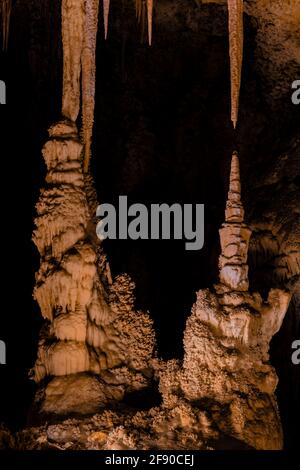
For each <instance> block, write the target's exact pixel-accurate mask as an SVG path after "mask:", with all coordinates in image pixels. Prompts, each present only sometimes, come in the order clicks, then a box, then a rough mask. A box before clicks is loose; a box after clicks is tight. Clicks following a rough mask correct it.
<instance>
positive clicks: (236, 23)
mask: <svg viewBox="0 0 300 470" xmlns="http://www.w3.org/2000/svg"><path fill="white" fill-rule="evenodd" d="M228 21H229V49H230V68H231V120H232V122H233V126H234V128H236V125H237V120H238V112H239V96H240V87H241V74H242V63H243V42H244V41H243V36H244V32H243V0H228Z"/></svg>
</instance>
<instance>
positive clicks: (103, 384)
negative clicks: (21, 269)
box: [32, 121, 154, 414]
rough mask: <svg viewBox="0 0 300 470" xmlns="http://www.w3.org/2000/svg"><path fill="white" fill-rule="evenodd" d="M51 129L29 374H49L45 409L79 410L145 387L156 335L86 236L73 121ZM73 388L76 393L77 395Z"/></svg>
mask: <svg viewBox="0 0 300 470" xmlns="http://www.w3.org/2000/svg"><path fill="white" fill-rule="evenodd" d="M49 135H50V139H49V141H48V142H47V143H46V144H45V146H44V149H43V155H44V158H45V162H46V165H47V170H48V173H47V176H46V182H47V185H48V186H47V187H46V188H45V189H43V190H42V191H41V195H40V199H39V202H38V204H37V214H38V216H37V218H36V230H35V232H34V237H33V240H34V242H35V244H36V246H37V248H38V250H39V253H40V255H41V267H40V270H39V272H38V273H37V275H36V287H35V290H34V297H35V299H36V300H37V302H38V303H39V306H40V308H41V313H42V315H43V317H44V319H45V320H46V324H45V326H44V328H43V330H42V332H41V338H40V342H39V350H38V358H37V361H36V364H35V367H34V369H33V371H32V375H33V378H34V379H35V381H36V382H38V383H41V382H42V381H43V379H45V378H46V377H52V380H51V381H50V383H48V385H47V386H46V388H45V393H44V396H43V400H42V405H41V406H42V411H43V412H47V413H50V412H51V413H57V414H60V413H67V412H68V411H69V412H71V411H72V412H76V411H77V412H79V413H80V412H82V413H84V412H86V410H89V412H91V410H94V411H96V410H97V409H99V406H100V405H101V404H102V405H103V404H106V403H107V402H109V401H110V400H118V399H121V398H122V397H123V396H124V393H125V392H126V391H127V390H129V389H130V390H131V389H132V388H133V389H134V388H135V387H137V388H138V389H139V388H143V387H145V386H147V380H146V378H145V377H144V376H143V373H142V371H145V370H147V369H149V367H150V366H149V361H150V359H151V357H152V355H153V348H154V334H153V330H152V322H151V321H150V319H149V317H148V316H147V315H145V314H143V313H139V312H134V296H133V289H134V284H133V283H132V281H130V279H129V278H128V276H120V277H118V278H116V281H115V282H114V283H113V284H111V280H110V277H109V275H108V272H109V270H108V267H107V262H106V259H105V257H104V255H103V253H102V251H101V248H100V247H99V246H98V241H97V238H96V237H94V238H93V237H91V236H90V223H91V212H90V205H89V201H88V198H87V193H86V183H85V178H84V173H83V171H82V144H81V143H80V141H79V139H78V134H77V130H76V126H75V124H74V123H72V122H71V121H60V122H59V123H57V124H55V125H54V126H52V127H51V128H50V130H49ZM93 230H95V227H93ZM120 367H121V368H122V367H123V369H120ZM124 367H125V369H124ZM127 368H128V369H127ZM111 369H113V371H112V372H111V373H109V374H108V372H107V371H108V370H111ZM129 370H130V372H129ZM132 383H135V385H132ZM77 388H78V390H81V392H82V393H78V394H77V395H76V394H75V393H74V390H76V389H77Z"/></svg>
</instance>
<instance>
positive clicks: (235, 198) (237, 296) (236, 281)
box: [160, 153, 291, 449]
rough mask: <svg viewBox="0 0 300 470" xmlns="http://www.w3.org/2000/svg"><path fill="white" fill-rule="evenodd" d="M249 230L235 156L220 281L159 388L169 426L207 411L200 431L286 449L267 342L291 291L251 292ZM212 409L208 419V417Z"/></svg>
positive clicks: (202, 295)
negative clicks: (175, 415)
mask: <svg viewBox="0 0 300 470" xmlns="http://www.w3.org/2000/svg"><path fill="white" fill-rule="evenodd" d="M250 235H251V231H250V229H249V228H248V227H247V226H246V225H245V223H244V209H243V205H242V202H241V184H240V174H239V161H238V156H237V154H236V153H234V154H233V157H232V162H231V172H230V186H229V193H228V200H227V204H226V210H225V223H224V224H223V226H222V228H221V230H220V239H221V250H222V252H221V255H220V261H219V263H220V265H219V268H220V274H219V278H220V282H219V284H217V285H216V286H215V289H214V290H213V291H211V290H209V289H202V290H200V291H199V292H198V293H197V300H196V303H195V304H194V306H193V308H192V314H191V316H190V317H189V319H188V320H187V324H186V329H185V333H184V360H183V364H182V366H181V364H180V363H178V362H177V363H176V362H174V361H169V363H167V365H166V366H164V367H163V369H162V372H161V373H160V390H161V392H162V395H163V403H164V407H165V408H166V409H167V410H168V412H166V414H165V421H166V422H165V426H166V427H167V426H168V421H169V417H168V415H169V413H170V412H171V411H172V410H174V409H176V408H179V407H181V409H182V410H183V408H184V407H185V409H186V413H187V414H188V416H189V420H190V422H191V423H193V422H194V421H195V419H197V418H196V417H197V416H198V419H200V417H201V415H202V418H201V426H202V428H201V431H202V432H205V433H206V434H207V435H211V436H213V435H214V433H217V434H218V433H221V434H223V435H224V434H225V435H226V436H228V438H232V439H236V440H237V442H239V443H240V444H239V445H240V446H242V445H246V446H250V447H251V448H255V449H281V448H282V445H283V442H282V429H281V423H280V418H279V413H278V407H277V403H276V398H275V394H274V391H275V388H276V386H277V382H278V378H277V376H276V373H275V370H274V369H273V367H271V365H270V363H269V344H270V341H271V338H272V337H273V335H274V334H275V333H276V332H277V331H278V330H279V328H280V326H281V324H282V321H283V318H284V316H285V314H286V311H287V308H288V305H289V301H290V298H291V294H290V293H289V292H288V291H284V290H280V289H271V291H270V292H269V296H268V299H267V300H266V301H265V300H263V299H262V297H261V296H260V294H259V293H257V292H256V293H255V292H254V293H252V292H251V293H250V292H249V291H248V284H249V282H248V266H247V254H248V243H249V238H250ZM208 404H210V406H209V408H207V406H208ZM188 406H190V407H192V408H190V409H189V408H188ZM207 409H209V418H208V417H206V418H205V417H204V413H205V412H206V410H207ZM204 418H205V419H204ZM186 420H187V418H186ZM170 424H171V423H170ZM190 426H191V429H193V425H192V424H191V425H190ZM199 426H200V423H199ZM203 426H204V429H203ZM241 448H243V447H241Z"/></svg>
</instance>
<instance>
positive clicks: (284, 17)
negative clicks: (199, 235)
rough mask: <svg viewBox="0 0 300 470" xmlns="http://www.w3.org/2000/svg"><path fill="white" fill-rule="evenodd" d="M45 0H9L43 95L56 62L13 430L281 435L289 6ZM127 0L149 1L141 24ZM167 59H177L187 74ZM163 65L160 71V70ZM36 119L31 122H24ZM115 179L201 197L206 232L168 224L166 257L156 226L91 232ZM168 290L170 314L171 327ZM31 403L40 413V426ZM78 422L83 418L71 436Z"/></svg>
mask: <svg viewBox="0 0 300 470" xmlns="http://www.w3.org/2000/svg"><path fill="white" fill-rule="evenodd" d="M43 3H44V8H43V9H42V8H41V7H40V6H38V5H37V2H35V1H32V2H28V5H25V2H22V1H18V2H16V4H15V5H14V7H15V9H16V10H15V16H17V15H18V14H19V15H21V14H22V13H24V11H25V12H26V13H27V15H28V19H29V21H30V22H31V23H30V24H31V34H33V33H32V31H34V32H35V34H33V37H29V44H30V47H29V50H30V54H31V56H30V66H31V67H32V70H33V72H34V73H35V74H36V79H37V84H38V90H39V93H40V94H41V95H40V99H41V100H42V98H45V95H46V94H47V91H46V88H47V85H48V84H49V83H48V82H47V79H46V74H47V73H46V72H47V69H48V70H49V71H50V72H51V74H52V75H51V80H52V82H51V83H52V87H53V91H54V92H55V110H54V111H51V113H50V112H49V111H45V110H44V107H46V103H48V104H50V99H49V98H48V99H43V100H42V101H43V105H41V106H40V107H39V109H38V110H37V111H38V112H39V113H42V114H41V115H42V116H43V119H42V122H41V124H40V133H41V136H42V135H44V134H43V132H44V129H42V128H41V127H42V124H45V123H46V122H47V123H48V124H51V121H52V122H54V121H55V119H56V118H57V117H58V116H59V113H60V111H59V99H60V93H59V89H60V87H61V76H63V87H62V88H63V90H62V112H61V113H62V117H61V119H60V120H59V121H57V122H56V123H55V124H51V126H50V127H49V125H48V127H49V138H48V140H47V142H46V144H45V145H44V146H43V157H44V160H45V163H46V167H47V171H46V186H45V184H44V183H42V181H43V177H44V175H43V170H40V175H39V181H40V182H41V184H40V186H42V187H43V186H44V189H42V190H41V193H40V196H39V201H38V204H37V216H36V218H35V230H34V236H33V239H34V243H35V245H36V247H37V248H38V251H39V254H40V268H39V270H38V273H37V275H36V284H35V288H34V297H35V300H36V301H37V302H38V305H39V307H40V311H41V313H42V316H43V317H44V319H45V322H44V324H43V326H42V328H41V332H40V335H39V343H38V357H37V360H36V362H35V366H34V368H33V369H32V370H31V377H32V378H34V379H35V381H36V382H37V384H38V388H37V391H36V392H35V399H34V405H33V407H32V409H31V412H30V419H29V421H30V422H31V426H35V427H31V428H27V429H24V430H23V431H20V432H19V439H18V442H19V445H20V446H21V447H22V445H23V446H24V447H25V445H26V446H29V447H30V448H51V445H52V444H51V443H53V442H55V445H56V446H59V447H61V448H62V449H63V448H66V447H65V446H67V447H68V448H69V446H70V443H71V446H74V448H78V446H82V448H88V449H143V448H145V449H148V448H150V449H151V448H164V449H166V448H170V449H175V448H176V449H180V448H187V449H207V448H216V449H219V448H221V449H222V448H257V449H280V448H282V446H283V435H282V428H281V422H280V417H281V420H282V424H283V431H284V433H285V440H286V442H290V443H293V442H294V439H295V437H294V434H293V432H295V431H293V420H292V419H290V418H288V419H286V418H284V414H285V411H286V410H287V409H288V407H289V406H290V407H291V406H294V407H297V406H299V405H297V392H298V393H299V383H300V381H299V373H298V372H297V371H296V372H295V369H292V366H291V365H290V364H287V362H285V363H284V361H283V362H282V358H281V354H282V355H283V354H284V351H285V352H286V353H287V354H288V352H287V350H288V347H289V342H290V343H291V342H292V340H293V338H294V336H293V335H295V334H296V335H297V328H299V302H300V300H299V299H300V290H299V289H300V286H299V272H300V260H299V236H300V235H299V143H300V142H299V129H298V126H297V125H298V123H299V118H297V109H295V107H293V106H292V105H291V103H290V98H289V91H290V90H289V87H290V85H291V83H292V82H293V80H294V79H295V78H296V74H297V73H298V74H299V68H300V65H299V64H300V59H299V48H297V38H298V39H299V32H298V33H297V29H296V21H295V18H297V17H298V18H299V16H300V10H299V7H298V6H297V5H296V2H290V3H289V7H288V8H287V9H286V10H284V11H281V10H280V5H279V4H280V2H279V1H274V2H273V3H272V5H268V4H267V2H264V1H257V2H253V1H250V0H249V1H247V0H245V1H244V2H243V1H242V0H231V1H230V0H228V12H229V14H228V22H227V5H226V2H225V1H222V0H219V1H215V2H214V1H212V0H206V1H203V2H201V1H197V2H196V1H195V2H187V1H183V0H182V1H181V0H179V1H178V2H174V1H173V2H172V1H171V0H166V1H161V2H160V4H156V2H151V1H148V2H139V1H137V2H136V5H134V2H129V1H128V2H123V3H122V6H120V5H118V4H117V2H114V1H111V2H109V1H103V5H101V8H100V12H98V7H99V4H101V2H99V1H97V0H91V1H87V2H84V1H83V0H80V1H77V0H62V10H61V11H62V14H61V17H60V12H59V9H58V8H56V7H54V6H51V8H50V6H49V2H48V1H46V0H45V2H43ZM153 3H154V10H153V11H152V8H153ZM187 3H188V4H189V5H188V6H187ZM85 4H86V10H85V9H84V5H85ZM132 4H133V5H132ZM183 5H184V7H186V8H184V7H183ZM243 8H244V11H245V14H244V22H245V28H244V29H245V32H244V33H243V21H242V19H243V12H242V11H243ZM135 9H136V12H135V11H134V10H135ZM50 13H51V14H50ZM99 13H100V14H101V15H103V22H102V23H101V22H100V20H99V21H97V19H98V14H99ZM51 15H52V18H50V17H51ZM135 15H136V16H137V17H138V20H140V22H141V23H143V22H145V18H146V20H147V28H148V33H147V35H146V38H145V37H144V36H145V34H144V32H143V30H145V25H142V42H141V43H140V34H141V32H140V30H139V29H140V27H141V25H139V24H138V25H136V23H135ZM297 15H298V16H297ZM270 16H272V20H273V21H272V22H270V21H269V19H270ZM53 17H54V18H55V25H54V26H55V29H54V31H55V38H54V45H55V47H54V48H53V47H52V50H53V49H54V52H52V56H51V58H52V62H51V61H50V65H49V66H48V68H47V66H45V62H47V61H48V58H47V57H46V56H45V55H44V52H45V51H48V52H49V51H50V47H49V44H48V42H47V41H49V37H48V38H45V37H44V34H43V33H41V31H40V29H39V28H40V26H38V23H39V22H41V21H44V23H45V24H49V25H50V26H49V28H50V29H49V31H50V32H51V34H53V29H51V28H52V27H53V23H52V21H53ZM108 19H109V22H108ZM15 21H16V19H15ZM60 24H61V25H62V34H61V35H60V31H59V29H60ZM13 25H14V18H12V25H11V33H10V41H11V42H12V43H13V46H12V50H13V51H14V48H15V49H16V48H17V47H18V45H19V44H20V40H21V39H20V38H21V37H22V34H24V33H23V32H22V33H16V32H15V33H14V30H13ZM100 25H101V27H103V29H104V31H103V34H99V31H98V37H97V30H98V29H99V30H100ZM108 25H109V27H108ZM34 28H37V29H36V30H35V29H34ZM152 28H153V32H152ZM7 31H8V30H7ZM101 32H102V31H101ZM180 33H181V34H182V36H183V37H182V39H179V37H178V36H179V34H180ZM168 36H169V37H168ZM243 36H244V37H243ZM5 37H6V38H7V36H5ZM74 38H75V40H74ZM175 38H177V44H178V47H179V45H180V43H181V41H182V44H181V46H180V47H181V48H182V49H180V47H179V51H178V53H177V54H176V53H175V52H174V51H173V52H172V48H173V49H174V45H173V44H172V42H173V41H174V40H175ZM283 38H284V39H285V38H288V39H287V40H286V41H283V40H282V39H283ZM6 41H7V39H5V42H6ZM39 41H41V44H43V48H44V49H43V50H40V49H39V45H40V43H39ZM43 41H44V42H43ZM60 41H62V44H63V52H62V51H61V50H60V45H59V44H60ZM288 41H290V43H289V44H286V42H288ZM293 41H294V42H293ZM147 43H148V44H152V45H151V48H149V46H148V45H147ZM96 44H97V49H96ZM210 44H212V47H211V50H210ZM243 45H244V47H243ZM279 45H280V47H279ZM164 48H165V51H164V52H162V51H163V49H164ZM199 48H203V52H201V54H199ZM280 48H281V50H280ZM96 50H97V54H96ZM243 50H244V54H243ZM11 54H12V59H11V60H12V61H13V60H15V58H14V55H13V53H11ZM168 54H170V58H168V59H167V56H168ZM160 55H162V58H160ZM243 55H244V58H243ZM185 56H186V57H185ZM57 57H59V59H60V62H59V61H58V60H57ZM163 60H166V65H164V64H162V61H163ZM172 60H173V64H172ZM197 61H198V63H199V64H200V65H201V66H200V67H199V70H198V68H197V65H196V64H197ZM181 62H182V63H181ZM56 63H57V64H58V65H57V66H56ZM242 63H243V67H242ZM153 64H155V65H156V69H157V70H154V65H153ZM43 66H45V70H44V69H43ZM172 66H173V70H171V71H170V70H169V71H168V70H167V67H172ZM160 68H161V69H162V70H160ZM41 70H43V71H42V73H41ZM96 70H97V76H96ZM242 70H243V75H244V76H245V78H243V79H241V77H242ZM168 72H169V74H170V77H171V79H172V81H171V83H170V85H169V83H168V78H169V76H168V75H167V73H168ZM180 72H185V73H186V75H184V76H183V78H182V79H181V77H180ZM60 74H61V76H60ZM160 74H162V75H163V74H166V78H164V79H162V85H161V86H160V85H159V86H158V90H155V87H156V83H157V80H159V77H160ZM188 74H190V75H192V79H190V78H188ZM110 75H111V77H112V78H111V79H110ZM98 83H99V86H98ZM218 85H219V89H218V90H217V91H216V87H217V86H218ZM168 86H170V89H169V90H167V87H168ZM230 89H231V93H230ZM240 94H241V96H240ZM151 100H153V103H152V102H151ZM176 100H178V101H176ZM160 101H162V103H163V104H162V105H161V104H160ZM174 102H175V103H176V107H175V106H174ZM194 102H195V103H194ZM110 103H111V108H109V106H110ZM42 108H43V111H42ZM50 108H51V107H50ZM161 108H162V115H161V116H159V113H160V111H161ZM230 108H231V112H230ZM177 109H178V111H177ZM80 111H81V116H79V114H80ZM174 111H175V113H176V116H175V117H172V112H174ZM270 111H272V116H270V115H269V113H270ZM43 113H46V114H43ZM298 113H299V112H298ZM238 118H239V120H238ZM36 119H37V117H36V116H34V117H32V122H31V123H29V124H28V126H29V127H30V126H32V127H31V133H32V132H33V130H32V129H33V127H34V124H36V121H35V120H36ZM230 120H231V121H232V124H233V127H234V128H236V129H237V130H236V131H234V130H233V129H232V127H231V124H230ZM76 121H77V122H76ZM94 121H95V122H94ZM122 121H124V122H122ZM126 121H128V122H126ZM207 121H208V124H207ZM269 121H271V125H270V122H269ZM45 127H46V126H45ZM78 128H79V131H78ZM174 129H176V131H177V134H176V136H174V134H175V131H174ZM93 133H94V135H93ZM204 133H207V135H206V136H205V137H204V136H203V134H204ZM105 134H106V135H105ZM278 135H280V136H281V140H279V139H278ZM92 136H93V138H92ZM116 136H117V138H116ZM215 136H217V137H218V138H217V139H215ZM170 138H171V139H173V142H172V146H171V145H170V143H169V142H168V139H170ZM214 139H215V141H214ZM189 143H191V145H190V149H189V148H188V147H189ZM167 144H169V148H168V147H167ZM160 145H162V149H161V150H159V151H158V156H156V151H157V150H158V147H159V146H160ZM123 147H124V148H125V151H124V150H123ZM237 149H238V151H239V157H240V158H238V156H237V153H235V150H237ZM35 151H36V154H38V149H36V150H35ZM186 152H187V154H186ZM199 152H200V153H201V155H200V156H199ZM232 153H233V156H232V159H230V158H229V157H231V154H232ZM106 155H107V156H106ZM39 158H40V157H39ZM210 158H211V161H209V159H210ZM239 159H240V162H239ZM230 160H231V170H230ZM239 164H241V170H242V175H241V177H240V173H239ZM189 165H190V166H189ZM186 167H188V169H187V170H184V169H185V168H186ZM185 171H186V173H185ZM91 175H93V177H92V176H91ZM229 175H230V177H229ZM207 179H208V180H209V181H210V183H208V182H207V181H206V180H207ZM240 179H241V180H242V183H243V189H244V194H245V196H244V200H245V206H246V213H245V217H246V220H247V225H246V224H245V222H244V209H243V205H242V202H241V184H240ZM154 183H156V184H157V192H156V193H154V192H153V187H154ZM166 186H167V189H166ZM199 186H200V188H199ZM228 186H229V194H228V200H227V205H226V215H225V219H226V220H225V223H224V224H223V225H222V227H221V224H222V222H223V218H224V217H223V209H224V208H223V206H224V202H225V200H226V194H227V189H228ZM95 188H96V189H97V194H96V190H95ZM122 192H126V193H127V194H129V195H130V197H131V198H132V200H137V199H138V198H142V199H144V200H145V201H146V202H147V203H150V202H151V201H153V199H154V200H155V198H158V199H161V198H163V197H166V198H167V200H173V199H174V198H178V199H179V200H182V201H186V200H188V201H190V200H191V201H193V202H194V198H196V199H197V200H199V198H201V197H203V198H204V200H205V202H206V203H207V207H208V209H207V210H208V211H210V212H211V213H210V214H209V215H208V220H207V229H206V230H207V234H206V237H208V239H209V241H208V242H207V245H208V246H207V248H206V251H205V252H204V253H199V255H197V256H195V257H194V259H193V260H191V259H190V256H189V257H188V260H186V259H183V258H184V255H183V254H180V253H179V254H178V261H177V263H176V262H174V260H173V258H174V256H175V253H176V251H177V249H178V248H177V246H176V245H174V244H173V245H171V246H170V248H168V250H169V251H167V255H166V256H165V257H164V256H163V255H162V253H163V251H164V247H163V248H158V250H157V245H156V246H155V245H152V246H151V249H150V256H152V255H153V254H154V259H153V261H150V260H149V255H148V254H146V253H145V251H148V249H147V248H144V247H142V246H141V245H139V246H138V247H137V252H135V245H134V244H133V245H132V246H130V245H129V247H128V248H127V247H126V245H124V244H122V243H120V244H119V245H117V247H113V246H112V242H111V243H107V244H106V246H105V244H104V247H103V246H102V245H101V244H100V243H99V240H98V239H97V237H96V236H95V234H96V229H95V227H96V223H97V220H96V219H95V212H96V207H97V204H98V199H99V200H104V199H105V200H111V201H114V200H115V199H116V197H117V196H118V194H122ZM159 202H161V201H159ZM200 202H203V200H200ZM220 227H221V229H220V244H219V243H218V229H219V228H220ZM251 233H252V236H251V238H250V235H251ZM123 250H125V251H126V250H127V253H126V254H124V256H123V257H122V256H121V253H122V252H123ZM248 251H249V257H248ZM105 252H107V255H106V254H105ZM220 253H221V256H220V257H219V254H220ZM139 255H140V256H141V259H139ZM218 257H219V265H218ZM160 258H161V259H162V274H160V273H157V271H159V269H160V266H159V260H160ZM108 260H109V263H108ZM147 263H149V268H148V265H147ZM248 264H249V265H250V272H249V278H250V287H249V280H248ZM164 265H165V266H164ZM110 266H112V269H111V267H110ZM147 269H149V273H150V274H147ZM172 270H175V273H174V275H173V277H172V275H171V271H172ZM205 270H207V273H204V271H205ZM145 271H146V273H145ZM186 271H190V272H189V274H188V275H187V279H183V277H185V276H186V274H185V273H186ZM111 272H112V273H113V274H111ZM116 272H117V273H118V272H119V274H117V275H116V274H115V273H116ZM123 272H127V273H128V272H129V274H130V275H128V274H122V273H123ZM178 273H181V276H179V275H178ZM164 276H165V277H164ZM175 276H177V277H179V279H178V280H175ZM218 276H219V283H218V284H215V285H214V282H215V281H216V280H217V277H218ZM155 277H158V279H157V280H156V281H154V280H153V279H154V278H155ZM166 277H169V279H168V280H166V279H165V278H166ZM155 282H156V284H155ZM161 282H165V283H166V284H165V289H164V290H165V292H161V290H160V286H159V284H160V283H161ZM134 284H136V288H135V289H134ZM179 290H181V294H179V298H180V300H179V305H177V304H178V302H177V299H176V297H177V291H179ZM269 291H270V292H269ZM195 292H197V298H196V303H195V302H194V298H193V295H194V293H195ZM258 292H260V293H258ZM152 296H153V299H152V300H150V299H151V297H152ZM180 296H181V297H180ZM135 297H136V299H135ZM192 305H193V307H192ZM151 307H153V309H152V308H151ZM173 309H174V312H176V315H177V319H176V321H175V325H176V329H177V330H178V331H177V332H174V337H173V339H171V340H170V341H171V347H170V345H168V338H167V334H168V335H169V333H167V331H168V329H169V327H170V321H172V310H173ZM148 310H149V313H148ZM167 310H169V313H168V312H167ZM184 310H185V311H184ZM190 311H191V312H192V313H191V314H190V313H189V312H190ZM286 312H287V313H286ZM152 316H153V319H154V324H153V320H152ZM162 316H166V318H165V319H162V318H161V317H162ZM282 323H283V325H282ZM279 330H280V331H279ZM37 331H38V328H36V332H37ZM278 331H279V333H278V334H277V335H276V336H275V337H274V339H273V340H272V342H271V339H272V337H273V335H274V334H275V333H277V332H278ZM182 333H184V337H183V341H182ZM155 336H156V337H157V344H156V340H155ZM295 338H296V336H295ZM179 342H180V344H181V346H180V345H178V343H179ZM270 342H271V361H272V364H273V366H274V367H275V368H276V371H277V375H278V376H279V386H278V387H277V398H278V403H279V410H278V406H277V401H276V396H275V389H276V386H277V382H278V379H277V375H276V372H275V369H274V367H272V366H271V365H270V364H269V346H270ZM172 345H174V349H175V354H174V352H173V351H172V349H173V348H172ZM174 355H175V357H174ZM288 370H291V375H290V376H289V377H287V375H288V372H287V371H288ZM289 388H292V390H291V391H290V393H291V397H290V399H291V400H292V402H291V403H290V404H289V405H288V404H287V400H288V397H287V396H286V393H287V390H289ZM132 397H133V398H132ZM132 400H133V401H132ZM134 402H138V410H137V409H136V408H135V407H134V406H133V403H134ZM287 414H289V413H287ZM258 416H259V418H258ZM58 417H59V418H58ZM70 418H72V419H70ZM58 419H59V423H58V422H57V420H58ZM43 420H46V421H47V423H48V424H47V426H46V427H45V426H41V427H38V424H37V423H38V422H40V421H43ZM51 420H53V421H54V422H53V423H51ZM79 423H84V424H86V425H87V427H88V428H89V431H88V432H83V433H82V435H81V436H80V439H79V440H78V436H77V437H76V428H77V426H78V424H79ZM149 429H150V431H149ZM166 429H168V433H166ZM31 436H34V438H32V437H31ZM37 436H38V437H37ZM62 436H66V437H65V438H62ZM79 441H80V444H79ZM22 442H24V444H22ZM25 443H26V444H25ZM42 443H43V444H42Z"/></svg>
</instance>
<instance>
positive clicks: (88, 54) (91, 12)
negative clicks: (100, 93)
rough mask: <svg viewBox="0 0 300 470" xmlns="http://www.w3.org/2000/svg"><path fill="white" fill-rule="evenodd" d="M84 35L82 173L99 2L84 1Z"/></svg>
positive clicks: (91, 113) (88, 144)
mask: <svg viewBox="0 0 300 470" xmlns="http://www.w3.org/2000/svg"><path fill="white" fill-rule="evenodd" d="M85 10H86V11H85V26H84V29H85V34H84V39H83V52H82V59H81V62H82V138H83V143H84V171H85V173H87V172H88V170H89V163H90V158H91V145H92V134H93V125H94V111H95V89H96V38H97V30H98V12H99V0H86V3H85Z"/></svg>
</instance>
